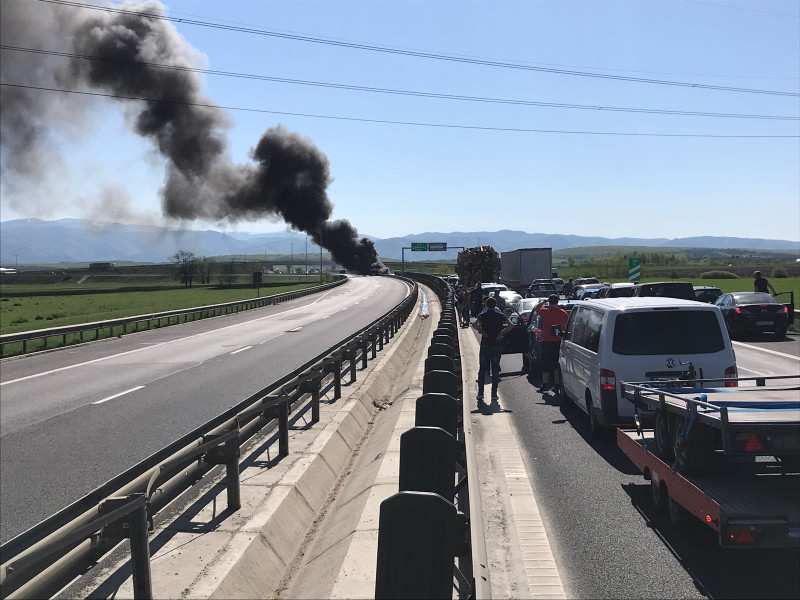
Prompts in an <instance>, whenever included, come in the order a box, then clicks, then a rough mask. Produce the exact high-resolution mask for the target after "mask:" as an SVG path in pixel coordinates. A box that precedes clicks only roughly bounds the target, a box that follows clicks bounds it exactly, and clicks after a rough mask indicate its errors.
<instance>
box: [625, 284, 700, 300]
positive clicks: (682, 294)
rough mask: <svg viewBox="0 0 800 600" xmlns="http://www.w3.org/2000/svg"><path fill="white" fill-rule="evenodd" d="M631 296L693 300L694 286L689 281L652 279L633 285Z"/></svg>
mask: <svg viewBox="0 0 800 600" xmlns="http://www.w3.org/2000/svg"><path fill="white" fill-rule="evenodd" d="M631 296H632V297H635V296H640V297H648V298H678V299H680V300H695V299H696V297H695V295H694V286H693V285H692V284H691V282H689V281H654V282H653V283H640V284H638V285H636V286H634V288H633V291H632V292H631Z"/></svg>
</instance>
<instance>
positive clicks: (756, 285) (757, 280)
mask: <svg viewBox="0 0 800 600" xmlns="http://www.w3.org/2000/svg"><path fill="white" fill-rule="evenodd" d="M767 288H769V289H771V290H772V295H773V296H774V295H775V288H774V287H772V284H771V283H770V282H769V281H767V279H766V278H765V277H762V276H761V271H756V272H755V273H753V291H756V292H764V293H765V294H766V293H767Z"/></svg>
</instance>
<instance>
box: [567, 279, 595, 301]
mask: <svg viewBox="0 0 800 600" xmlns="http://www.w3.org/2000/svg"><path fill="white" fill-rule="evenodd" d="M601 287H603V286H601V285H600V284H599V283H590V284H584V285H577V286H575V287H574V288H572V292H570V295H569V296H567V300H588V299H589V298H594V296H595V294H597V292H598V291H600V288H601Z"/></svg>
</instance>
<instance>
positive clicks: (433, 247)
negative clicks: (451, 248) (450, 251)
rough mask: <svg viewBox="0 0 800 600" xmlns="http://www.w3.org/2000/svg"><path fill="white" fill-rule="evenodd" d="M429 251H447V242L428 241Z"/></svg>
mask: <svg viewBox="0 0 800 600" xmlns="http://www.w3.org/2000/svg"><path fill="white" fill-rule="evenodd" d="M428 251H429V252H445V251H447V242H428Z"/></svg>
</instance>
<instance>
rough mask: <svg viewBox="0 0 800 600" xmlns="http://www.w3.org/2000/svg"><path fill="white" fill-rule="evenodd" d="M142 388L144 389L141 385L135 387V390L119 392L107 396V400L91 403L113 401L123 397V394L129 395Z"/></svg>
mask: <svg viewBox="0 0 800 600" xmlns="http://www.w3.org/2000/svg"><path fill="white" fill-rule="evenodd" d="M143 387H144V386H143V385H137V386H136V387H135V388H131V389H129V390H125V391H124V392H120V393H119V394H114V395H113V396H109V397H108V398H103V399H102V400H98V401H97V402H92V404H102V403H103V402H108V401H109V400H113V399H114V398H119V397H120V396H124V395H125V394H130V393H131V392H135V391H136V390H140V389H142V388H143Z"/></svg>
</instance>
